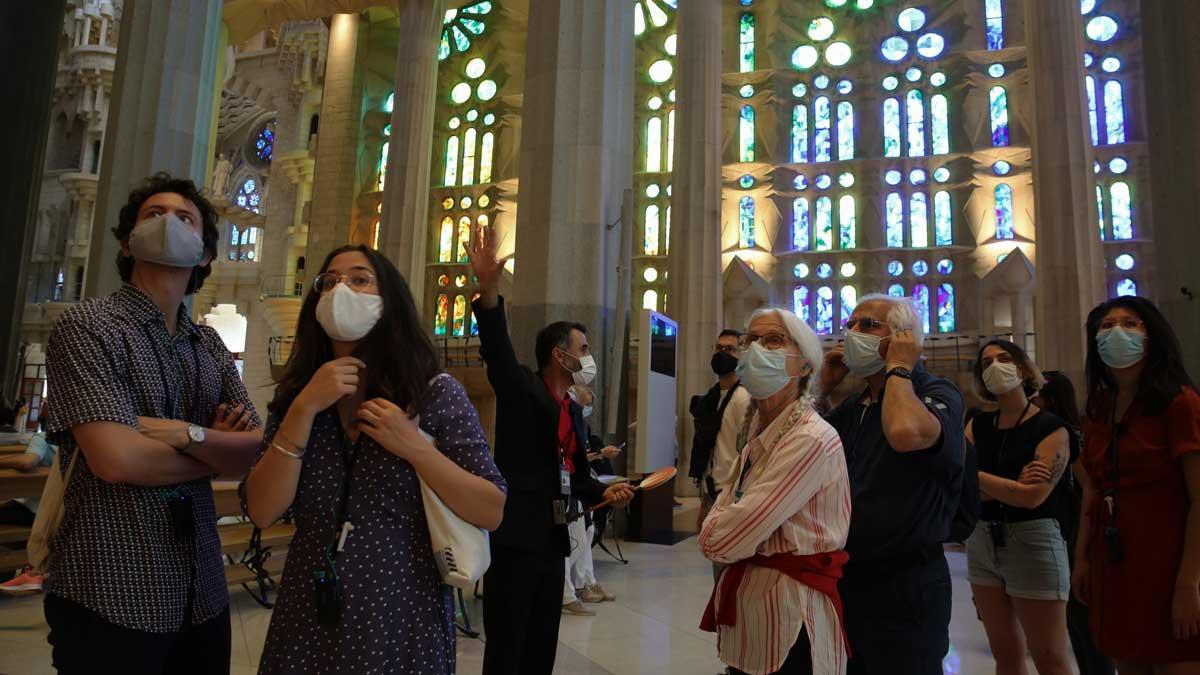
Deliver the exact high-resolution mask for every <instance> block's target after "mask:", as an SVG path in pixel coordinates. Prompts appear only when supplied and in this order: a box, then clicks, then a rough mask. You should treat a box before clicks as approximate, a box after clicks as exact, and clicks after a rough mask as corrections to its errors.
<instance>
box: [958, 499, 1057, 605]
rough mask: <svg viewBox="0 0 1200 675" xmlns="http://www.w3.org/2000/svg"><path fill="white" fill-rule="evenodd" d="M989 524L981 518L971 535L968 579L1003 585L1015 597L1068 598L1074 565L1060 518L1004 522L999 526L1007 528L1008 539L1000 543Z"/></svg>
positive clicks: (997, 585) (1006, 537)
mask: <svg viewBox="0 0 1200 675" xmlns="http://www.w3.org/2000/svg"><path fill="white" fill-rule="evenodd" d="M988 526H989V524H988V523H987V522H985V521H982V520H981V521H979V523H978V524H977V525H976V526H975V531H974V532H972V533H971V536H970V537H968V538H967V580H968V581H970V582H971V583H972V584H976V585H979V586H993V587H996V588H1003V589H1004V591H1005V593H1007V594H1008V595H1009V596H1010V597H1014V598H1023V599H1026V600H1062V601H1065V600H1067V598H1068V597H1069V596H1070V591H1071V568H1070V566H1069V563H1068V561H1067V543H1066V542H1065V541H1064V540H1063V536H1062V531H1061V530H1060V529H1059V526H1058V521H1057V520H1054V519H1053V518H1039V519H1037V520H1029V521H1025V522H1023V523H1001V524H999V525H998V526H999V527H1002V528H1004V534H1005V537H1004V539H1005V542H1004V545H1003V546H1000V547H997V546H996V545H995V542H993V541H992V535H991V532H989V530H988Z"/></svg>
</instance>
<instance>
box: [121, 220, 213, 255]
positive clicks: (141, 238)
mask: <svg viewBox="0 0 1200 675" xmlns="http://www.w3.org/2000/svg"><path fill="white" fill-rule="evenodd" d="M129 254H130V255H132V256H133V259H134V260H140V261H142V262H151V263H156V264H159V265H166V266H167V267H195V266H197V265H199V264H200V263H201V262H203V261H204V241H203V240H201V239H200V235H198V234H196V231H195V230H193V229H192V228H191V227H189V226H188V225H187V223H185V222H183V221H182V220H180V219H179V216H177V215H175V214H174V213H164V214H162V215H161V216H154V217H152V218H147V219H146V220H143V221H141V222H139V223H137V224H136V225H134V226H133V231H132V232H130V233H129Z"/></svg>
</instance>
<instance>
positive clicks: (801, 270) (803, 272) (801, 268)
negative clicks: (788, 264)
mask: <svg viewBox="0 0 1200 675" xmlns="http://www.w3.org/2000/svg"><path fill="white" fill-rule="evenodd" d="M792 274H795V275H796V278H797V279H804V278H805V277H807V276H808V265H805V264H804V263H800V264H799V265H796V266H795V267H793V268H792Z"/></svg>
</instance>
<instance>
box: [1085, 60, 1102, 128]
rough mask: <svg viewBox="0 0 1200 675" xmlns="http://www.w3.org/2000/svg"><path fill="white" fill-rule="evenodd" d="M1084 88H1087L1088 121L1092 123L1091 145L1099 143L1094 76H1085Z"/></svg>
mask: <svg viewBox="0 0 1200 675" xmlns="http://www.w3.org/2000/svg"><path fill="white" fill-rule="evenodd" d="M1084 89H1086V90H1087V101H1088V122H1089V123H1090V124H1091V125H1092V145H1100V113H1099V112H1098V108H1097V103H1096V78H1094V77H1092V76H1091V75H1088V76H1087V77H1085V78H1084Z"/></svg>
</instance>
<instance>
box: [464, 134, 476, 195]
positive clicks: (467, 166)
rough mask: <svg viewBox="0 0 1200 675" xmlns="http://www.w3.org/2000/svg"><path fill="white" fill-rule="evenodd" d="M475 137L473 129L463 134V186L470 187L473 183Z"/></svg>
mask: <svg viewBox="0 0 1200 675" xmlns="http://www.w3.org/2000/svg"><path fill="white" fill-rule="evenodd" d="M475 135H476V134H475V129H473V128H472V129H467V130H466V132H465V133H463V169H462V184H463V185H471V184H472V183H474V182H475Z"/></svg>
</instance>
